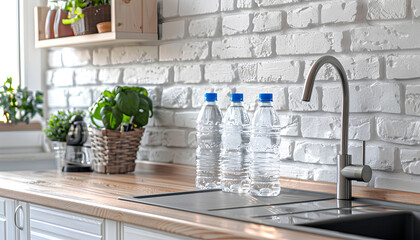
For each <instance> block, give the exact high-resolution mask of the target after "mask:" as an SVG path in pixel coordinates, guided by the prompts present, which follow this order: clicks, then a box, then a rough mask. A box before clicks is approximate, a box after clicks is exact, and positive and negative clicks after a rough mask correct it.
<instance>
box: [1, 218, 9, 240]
mask: <svg viewBox="0 0 420 240" xmlns="http://www.w3.org/2000/svg"><path fill="white" fill-rule="evenodd" d="M6 232H7V228H6V219H4V218H0V240H6V239H7V238H6Z"/></svg>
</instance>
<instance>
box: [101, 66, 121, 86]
mask: <svg viewBox="0 0 420 240" xmlns="http://www.w3.org/2000/svg"><path fill="white" fill-rule="evenodd" d="M120 76H121V69H118V68H101V69H100V70H99V74H98V80H99V81H100V82H102V83H105V84H117V83H118V82H119V80H120Z"/></svg>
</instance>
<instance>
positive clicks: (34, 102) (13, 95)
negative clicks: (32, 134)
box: [0, 78, 43, 125]
mask: <svg viewBox="0 0 420 240" xmlns="http://www.w3.org/2000/svg"><path fill="white" fill-rule="evenodd" d="M42 104H43V94H42V92H39V91H36V92H32V91H29V90H28V89H27V88H23V89H22V88H21V87H20V86H18V87H17V89H14V88H13V87H12V78H7V80H6V82H4V84H3V86H1V87H0V107H1V110H2V112H3V117H4V121H3V122H5V123H13V124H16V125H17V124H18V123H26V124H29V121H30V120H31V119H32V118H34V117H35V116H36V115H40V116H43V110H42Z"/></svg>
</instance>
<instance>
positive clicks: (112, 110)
mask: <svg viewBox="0 0 420 240" xmlns="http://www.w3.org/2000/svg"><path fill="white" fill-rule="evenodd" d="M89 111H90V118H91V120H92V123H93V124H94V125H95V126H96V127H97V128H101V126H99V125H98V124H97V123H96V120H99V121H101V122H102V127H105V128H106V129H110V130H116V129H119V128H120V125H121V124H122V123H125V124H130V120H131V119H132V123H133V125H134V127H137V128H142V127H143V126H145V125H147V123H148V121H149V117H152V116H153V104H152V100H151V99H150V98H149V97H148V92H147V90H146V89H144V88H142V87H120V86H117V87H115V88H114V89H113V90H112V91H108V90H105V91H104V92H102V93H101V96H100V97H99V98H98V100H97V101H96V102H95V103H94V104H93V105H92V107H91V108H90V109H89ZM95 119H96V120H95Z"/></svg>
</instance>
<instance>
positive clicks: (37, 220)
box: [30, 205, 104, 240]
mask: <svg viewBox="0 0 420 240" xmlns="http://www.w3.org/2000/svg"><path fill="white" fill-rule="evenodd" d="M30 227H31V239H86V240H99V239H103V235H104V234H103V232H104V219H101V218H96V217H91V216H86V215H82V214H77V213H73V212H67V211H63V210H58V209H53V208H48V207H43V206H39V205H31V206H30Z"/></svg>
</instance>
